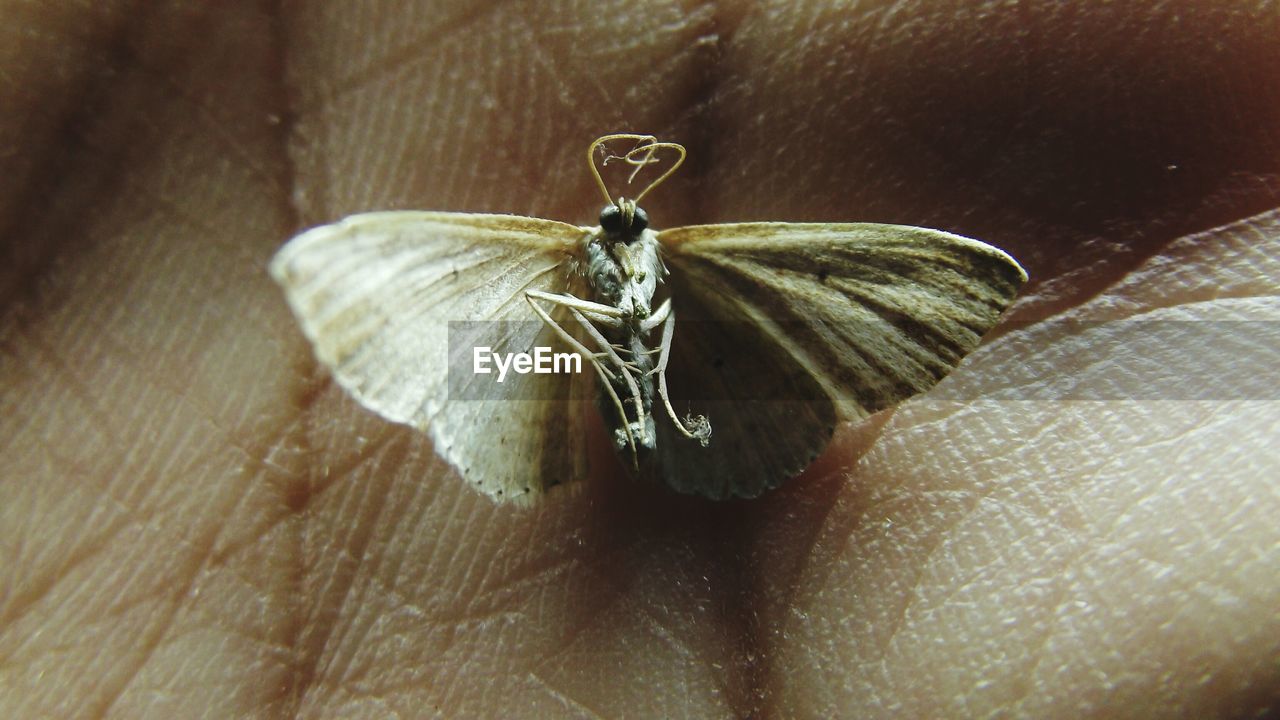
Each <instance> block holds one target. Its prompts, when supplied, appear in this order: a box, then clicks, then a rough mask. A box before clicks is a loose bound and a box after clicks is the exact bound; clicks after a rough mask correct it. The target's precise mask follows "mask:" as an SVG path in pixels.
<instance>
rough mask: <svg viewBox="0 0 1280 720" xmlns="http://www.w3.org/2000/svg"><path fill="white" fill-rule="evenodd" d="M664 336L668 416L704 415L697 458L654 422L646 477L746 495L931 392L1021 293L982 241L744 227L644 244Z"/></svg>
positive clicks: (886, 228)
mask: <svg viewBox="0 0 1280 720" xmlns="http://www.w3.org/2000/svg"><path fill="white" fill-rule="evenodd" d="M658 237H659V241H660V242H661V243H662V247H663V252H664V259H665V261H666V263H667V265H668V267H669V268H670V271H671V276H670V278H669V279H668V283H669V284H670V286H671V296H672V305H673V308H674V309H675V311H676V316H677V320H676V331H675V336H674V338H673V342H672V348H671V363H670V366H669V370H668V378H669V382H670V388H671V397H672V400H673V403H674V405H675V407H676V410H677V412H680V413H681V414H683V413H685V412H692V413H701V414H705V415H706V416H707V417H708V418H709V419H710V421H711V427H712V435H711V442H710V445H709V446H708V447H705V448H703V447H700V446H699V445H698V444H697V443H695V442H692V441H689V440H687V439H685V438H683V437H681V436H679V435H677V434H676V433H675V432H674V430H673V428H672V427H671V426H670V423H669V422H663V421H661V420H659V422H658V425H659V428H660V431H659V438H658V441H659V442H658V451H657V452H658V458H657V461H658V462H657V464H656V466H657V470H658V471H659V472H660V473H661V474H662V476H663V478H664V479H665V480H666V482H667V483H668V484H670V485H671V486H672V487H673V488H675V489H676V490H679V491H681V492H686V493H692V494H698V495H704V496H707V497H712V498H728V497H754V496H756V495H758V494H760V493H761V492H764V491H765V490H767V489H769V488H772V487H775V486H777V485H778V484H780V483H782V482H783V481H785V480H786V479H788V478H790V477H792V476H794V475H796V474H798V473H799V472H800V471H801V470H803V469H804V468H805V467H806V466H807V465H808V464H809V463H810V462H811V461H812V460H813V459H814V458H815V457H816V456H817V455H818V454H819V453H820V452H821V451H822V449H823V448H824V447H825V446H826V444H827V441H828V440H829V438H830V436H831V433H832V431H833V429H834V427H835V425H836V423H837V422H840V421H842V420H855V419H860V418H864V417H866V416H868V415H870V414H872V413H874V412H877V411H879V410H882V409H884V408H887V407H891V406H893V405H895V404H897V403H899V402H901V401H903V400H905V399H907V398H909V397H911V396H913V395H916V394H917V393H921V392H924V391H926V390H928V389H929V388H931V387H933V386H934V385H935V384H937V382H938V381H939V380H941V379H942V378H943V377H945V376H946V375H947V374H948V373H949V372H951V370H952V369H954V368H955V367H956V365H957V364H958V363H959V362H960V360H961V359H962V358H963V357H964V356H965V355H966V354H967V353H968V352H969V351H971V350H972V349H973V348H974V347H976V346H977V344H978V342H979V341H980V340H981V339H982V336H983V335H984V334H985V333H986V332H987V331H988V330H989V329H990V328H991V327H992V326H993V325H995V323H996V321H997V320H998V318H999V317H1000V314H1001V313H1002V312H1003V311H1004V310H1005V308H1006V307H1008V306H1009V304H1010V303H1011V302H1012V301H1013V298H1014V296H1015V295H1016V294H1017V292H1018V289H1019V288H1020V287H1021V286H1022V284H1023V283H1024V282H1026V279H1027V276H1026V273H1025V272H1024V271H1023V269H1022V268H1021V267H1020V266H1019V265H1018V264H1017V262H1015V261H1014V260H1013V259H1012V258H1011V257H1009V256H1008V255H1006V254H1005V253H1004V252H1002V251H1000V250H998V249H996V248H994V247H992V246H990V245H987V244H985V243H981V242H978V241H976V240H971V239H968V238H964V237H960V236H958V235H952V234H950V233H944V232H941V231H937V230H929V229H926V228H918V227H908V226H900V225H879V224H792V223H744V224H736V225H704V226H692V227H683V228H674V229H671V230H667V231H664V232H661V233H659V236H658Z"/></svg>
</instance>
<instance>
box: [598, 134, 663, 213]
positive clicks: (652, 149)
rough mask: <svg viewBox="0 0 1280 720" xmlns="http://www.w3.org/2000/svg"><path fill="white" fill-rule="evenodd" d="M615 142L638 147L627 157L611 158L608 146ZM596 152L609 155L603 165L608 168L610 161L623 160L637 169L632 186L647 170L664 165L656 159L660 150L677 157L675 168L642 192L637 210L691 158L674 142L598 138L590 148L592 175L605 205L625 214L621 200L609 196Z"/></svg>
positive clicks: (649, 138) (641, 137)
mask: <svg viewBox="0 0 1280 720" xmlns="http://www.w3.org/2000/svg"><path fill="white" fill-rule="evenodd" d="M615 140H631V141H633V142H634V143H635V146H634V147H632V148H631V149H630V150H628V151H627V153H626V154H625V155H612V154H609V152H608V146H607V144H608V143H610V142H613V141H615ZM596 148H603V149H604V150H605V155H604V158H603V159H602V160H601V161H600V163H599V164H600V165H606V164H608V162H609V161H610V160H613V159H619V160H622V161H623V162H626V163H628V164H630V165H633V166H634V167H635V169H634V170H632V171H631V175H630V176H629V177H628V178H627V183H628V184H630V183H631V182H632V181H633V180H635V178H636V175H638V174H639V173H640V171H641V170H642V169H643V168H644V167H646V166H648V165H653V164H655V163H658V162H661V160H660V159H659V158H658V157H656V154H657V152H658V151H659V150H664V149H666V150H672V151H674V152H675V153H676V159H675V162H673V163H672V164H671V167H669V168H667V171H666V172H664V173H662V174H661V175H659V176H658V178H657V179H655V180H654V181H653V182H651V183H649V185H648V187H646V188H645V189H644V190H643V191H641V192H640V194H639V195H636V197H635V199H634V200H632V201H631V203H632V207H634V205H635V203H638V202H640V200H641V199H642V198H643V197H644V196H645V195H648V194H649V191H650V190H653V189H654V188H656V187H658V186H659V185H661V184H662V183H663V181H665V180H666V179H667V178H669V177H671V174H672V173H674V172H675V171H676V170H678V169H679V168H680V166H681V165H683V164H684V159H685V156H686V155H687V151H686V150H685V148H684V146H683V145H681V144H679V143H673V142H660V141H659V140H658V139H657V138H656V137H654V136H652V135H636V134H634V133H615V134H613V135H605V136H604V137H599V138H596V139H595V141H594V142H592V143H591V144H590V145H589V146H587V167H589V168H591V175H592V176H593V177H594V178H595V179H596V186H597V187H599V188H600V194H601V195H603V196H604V201H605V202H606V203H609V204H611V205H616V206H617V207H618V209H620V210H624V211H625V208H624V207H623V202H624V201H623V199H622V198H621V197H620V198H618V199H617V200H614V199H613V198H612V197H611V196H610V195H609V188H608V186H606V185H605V182H604V177H603V176H602V175H601V174H600V168H599V167H598V166H597V164H596ZM633 212H634V211H633Z"/></svg>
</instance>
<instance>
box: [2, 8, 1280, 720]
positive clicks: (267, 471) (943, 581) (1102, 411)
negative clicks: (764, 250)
mask: <svg viewBox="0 0 1280 720" xmlns="http://www.w3.org/2000/svg"><path fill="white" fill-rule="evenodd" d="M451 4H452V5H456V6H458V7H459V8H463V9H461V10H458V9H453V8H451V7H448V6H449V5H451ZM357 5H358V4H355V3H352V4H346V3H325V4H323V5H322V4H320V3H286V4H285V6H284V7H283V8H282V9H281V8H278V7H277V6H275V5H273V4H271V3H258V4H254V3H248V2H219V3H207V4H196V3H140V4H129V3H120V2H105V3H95V4H93V9H92V10H85V9H83V8H84V6H83V4H79V3H76V4H72V3H25V4H24V3H7V4H3V5H0V36H2V37H3V40H2V41H0V107H3V108H4V111H3V113H0V243H2V251H3V253H4V255H3V260H0V292H2V293H3V304H2V305H0V309H2V315H0V338H2V340H3V346H2V350H3V354H2V355H0V383H3V390H2V391H0V392H2V394H0V438H3V440H2V441H0V448H2V450H0V453H2V456H0V457H2V463H3V464H2V465H0V467H3V475H2V476H0V547H2V548H3V558H4V560H3V562H0V715H3V716H5V717H37V716H51V717H97V716H101V715H107V716H116V717H148V716H154V717H175V716H180V717H189V716H197V715H202V714H205V713H207V714H208V715H210V716H214V717H233V716H234V717H281V716H291V715H300V716H306V717H335V716H342V717H385V716H387V715H388V714H390V713H393V712H395V713H400V714H401V715H402V716H419V715H432V714H440V715H444V716H467V717H479V716H488V717H497V716H504V715H507V716H510V715H515V716H535V715H541V716H563V717H579V716H602V717H622V716H627V717H673V716H676V717H699V718H712V717H744V716H756V717H825V716H831V715H842V716H845V717H965V716H974V717H981V716H987V715H990V714H993V713H995V714H999V713H1006V714H1008V715H1012V716H1018V715H1021V716H1028V717H1039V718H1055V717H1062V718H1074V717H1088V716H1096V717H1125V716H1132V717H1161V718H1163V717H1246V716H1252V715H1253V714H1255V713H1262V712H1265V711H1266V710H1267V709H1268V708H1270V710H1271V712H1275V711H1276V708H1277V707H1278V704H1280V700H1278V696H1280V690H1278V688H1280V663H1278V662H1277V660H1278V658H1280V619H1277V615H1276V613H1275V608H1276V607H1280V559H1278V558H1277V555H1278V553H1276V551H1275V547H1276V543H1277V541H1278V540H1280V525H1278V524H1276V523H1275V522H1274V519H1275V517H1280V492H1278V491H1277V481H1276V478H1277V477H1280V450H1277V447H1276V443H1275V442H1274V435H1275V429H1276V427H1277V426H1278V423H1280V409H1277V404H1276V403H1274V402H1271V403H1266V402H1251V401H1248V400H1246V398H1249V397H1254V396H1255V395H1253V394H1251V393H1254V392H1255V391H1256V389H1257V388H1262V390H1261V392H1263V393H1266V392H1270V393H1272V394H1271V396H1270V397H1271V398H1274V397H1275V395H1274V393H1275V392H1276V391H1275V388H1276V387H1280V382H1277V380H1280V378H1277V370H1276V363H1275V362H1274V355H1273V354H1271V352H1270V351H1267V350H1266V349H1265V347H1259V342H1260V341H1262V340H1266V339H1267V337H1268V333H1270V332H1272V331H1271V330H1269V327H1270V326H1269V325H1268V324H1266V323H1259V324H1256V327H1254V326H1251V329H1250V330H1249V332H1248V333H1247V338H1245V340H1247V341H1246V342H1242V343H1240V347H1233V348H1232V349H1231V350H1230V353H1229V354H1228V355H1227V356H1226V359H1225V361H1226V362H1227V365H1228V368H1227V369H1228V370H1230V371H1229V372H1226V373H1225V374H1220V375H1219V376H1218V378H1217V381H1218V382H1219V385H1217V386H1215V388H1214V389H1213V390H1212V391H1211V392H1210V393H1209V396H1208V397H1207V398H1205V399H1203V400H1202V401H1197V402H1187V401H1183V400H1179V399H1178V398H1179V397H1182V396H1181V395H1179V392H1180V391H1181V390H1184V389H1186V385H1187V383H1186V382H1183V381H1182V380H1181V379H1180V377H1179V376H1176V375H1175V376H1174V377H1172V378H1166V379H1164V380H1163V381H1162V382H1160V383H1155V384H1154V385H1153V384H1152V383H1150V382H1148V381H1146V380H1143V379H1142V378H1141V377H1139V376H1137V375H1136V373H1139V372H1140V371H1144V370H1150V369H1151V368H1150V367H1148V366H1146V365H1144V364H1143V363H1142V357H1143V354H1144V353H1145V352H1147V351H1148V350H1150V349H1151V348H1149V347H1142V346H1140V347H1137V348H1132V347H1131V348H1124V347H1116V348H1114V349H1112V350H1106V349H1105V348H1104V350H1100V351H1099V352H1098V354H1097V355H1096V356H1094V357H1090V358H1089V360H1088V362H1085V361H1083V360H1082V359H1080V357H1079V355H1078V353H1077V354H1073V352H1071V351H1068V350H1067V349H1064V348H1066V347H1067V346H1069V345H1070V342H1069V341H1070V340H1071V337H1072V335H1071V333H1073V332H1077V331H1078V332H1085V331H1086V330H1085V329H1080V328H1076V329H1072V328H1067V330H1065V331H1064V332H1065V333H1066V337H1065V338H1064V337H1063V336H1062V335H1057V336H1054V335H1052V334H1044V333H1041V334H1037V332H1036V331H1037V328H1043V327H1045V325H1046V322H1050V321H1052V320H1053V319H1054V318H1057V317H1062V316H1066V317H1072V318H1082V319H1116V318H1123V317H1129V316H1139V315H1143V316H1145V314H1150V313H1154V315H1153V316H1154V317H1173V318H1187V317H1209V316H1214V314H1215V313H1227V314H1228V315H1230V316H1231V317H1241V316H1242V315H1240V313H1243V317H1247V318H1250V319H1256V318H1258V317H1266V316H1267V313H1268V312H1270V313H1271V314H1274V309H1275V296H1276V294H1277V289H1278V288H1280V280H1277V278H1280V262H1278V261H1277V259H1276V258H1277V256H1280V253H1278V252H1277V248H1278V247H1280V232H1278V231H1277V229H1276V228H1277V223H1276V220H1275V218H1274V216H1269V215H1266V213H1268V212H1269V211H1271V212H1273V208H1275V206H1276V205H1277V204H1278V203H1277V200H1276V198H1277V195H1278V194H1280V193H1278V192H1277V191H1278V190H1280V182H1278V181H1277V173H1278V171H1280V157H1278V154H1280V149H1278V147H1280V146H1277V140H1276V138H1277V135H1276V128H1278V127H1280V100H1277V95H1276V92H1275V85H1274V79H1275V78H1276V77H1277V76H1278V74H1280V45H1277V44H1276V43H1275V42H1274V38H1275V37H1280V19H1278V17H1277V10H1276V8H1275V7H1274V6H1270V7H1269V8H1268V9H1265V10H1255V9H1253V8H1252V7H1251V6H1248V5H1247V4H1236V5H1235V8H1236V9H1224V8H1223V7H1222V6H1230V5H1231V4H1228V3H1211V2H1208V0H1203V1H1197V2H1191V1H1190V0H1184V1H1183V2H1174V3H1166V4H1163V5H1160V6H1159V9H1158V10H1153V9H1151V8H1150V7H1147V4H1142V3H1119V4H1112V5H1110V6H1105V7H1104V6H1101V5H1097V6H1096V7H1095V6H1090V5H1081V6H1080V7H1081V8H1084V7H1092V8H1093V9H1091V10H1087V11H1086V10H1083V9H1082V10H1078V11H1076V10H1053V9H1051V7H1059V6H1058V5H1057V4H1050V3H1044V4H1040V5H1041V6H1038V7H1028V6H1025V5H1019V6H1016V7H1015V6H1003V5H1002V6H998V7H997V6H995V5H991V6H986V5H983V4H981V3H976V2H972V1H970V0H959V1H958V2H955V3H948V4H940V3H931V2H916V3H905V4H899V5H895V6H892V8H891V9H890V8H888V7H882V6H880V5H878V4H876V3H870V4H861V5H859V6H858V7H857V9H855V10H850V9H844V10H835V9H821V8H819V9H815V8H814V7H812V6H813V5H816V4H813V3H810V4H804V3H790V2H777V3H774V6H775V7H773V8H772V9H763V8H749V7H747V6H746V4H741V6H739V4H734V3H726V4H723V5H706V6H704V5H696V4H693V3H689V4H686V5H684V6H671V5H662V4H658V3H629V4H627V3H616V4H610V5H608V6H607V7H605V6H601V5H600V4H598V3H597V4H591V3H580V4H576V5H572V6H566V7H564V8H559V9H558V10H557V11H554V12H553V11H550V10H546V9H543V8H542V7H541V6H540V7H539V8H537V9H535V7H534V4H533V3H530V2H519V1H517V2H509V3H501V4H495V5H487V4H483V5H477V4H473V3H462V2H458V3H439V4H438V5H437V6H433V7H426V5H427V3H423V5H424V7H420V8H416V9H412V8H407V7H403V5H405V3H401V2H397V1H396V0H391V1H389V2H386V3H382V4H380V5H378V9H376V10H372V9H365V10H362V11H357V10H356V9H355V8H356V7H357ZM175 6H176V7H175ZM360 7H365V8H368V7H370V6H368V5H360ZM1063 7H1066V5H1065V4H1064V5H1063ZM348 8H350V9H348ZM326 13H327V14H326ZM574 13H581V17H575V15H574ZM623 130H630V131H641V132H653V133H655V134H657V135H659V136H661V137H663V138H666V139H672V140H678V141H681V142H683V143H685V144H686V145H687V146H688V147H689V150H690V162H689V164H688V165H687V167H686V169H684V170H682V171H681V173H680V174H679V175H678V176H677V177H676V178H673V179H672V180H671V181H670V183H669V184H668V185H667V186H665V187H664V188H662V189H660V190H659V191H658V192H656V193H655V194H654V195H653V196H652V197H651V198H650V199H649V200H647V202H646V208H647V209H648V210H649V212H650V215H651V217H652V218H653V221H654V225H655V226H656V227H670V226H674V225H681V224H688V223H693V222H721V221H733V220H850V221H852V220H872V221H883V222H900V223H911V224H919V225H927V226H934V227H941V228H944V229H948V230H954V231H957V232H961V233H964V234H968V235H972V236H975V237H979V238H982V239H985V240H987V241H989V242H992V243H994V244H996V245H999V246H1001V247H1003V248H1004V249H1006V250H1008V251H1009V252H1010V253H1012V254H1013V255H1014V256H1016V257H1018V258H1019V259H1020V260H1021V261H1022V262H1023V264H1024V265H1025V266H1026V267H1027V268H1028V270H1029V271H1030V273H1031V276H1032V278H1033V281H1032V284H1031V285H1029V286H1028V288H1027V290H1026V291H1025V293H1024V296H1023V298H1022V300H1021V301H1020V303H1019V305H1018V306H1017V307H1016V308H1015V310H1014V312H1013V313H1012V315H1011V316H1010V318H1009V319H1008V321H1007V322H1006V324H1005V325H1004V326H1003V327H1002V328H1001V329H1000V330H997V331H996V333H995V334H993V336H992V337H991V338H989V340H988V344H987V345H986V346H985V347H984V348H982V349H980V350H979V352H978V353H977V354H976V355H975V356H974V357H973V358H971V359H970V361H969V362H967V363H966V364H965V366H964V367H962V368H961V369H960V371H959V372H958V373H957V374H956V375H954V376H953V377H952V378H951V380H949V381H948V383H949V387H951V388H953V390H952V391H951V392H952V394H951V395H948V393H947V391H946V387H948V386H944V387H943V388H939V392H938V393H937V394H936V395H933V394H931V395H930V396H926V397H924V398H920V399H917V400H916V401H914V402H912V403H909V404H907V405H906V406H904V407H902V408H900V409H898V410H897V411H894V412H890V413H883V414H881V415H879V416H877V417H875V418H873V419H872V420H870V421H868V422H866V423H863V424H860V425H858V426H854V427H845V428H842V429H841V430H840V431H839V432H838V433H837V437H836V440H835V441H834V443H833V445H832V447H831V448H830V450H829V451H828V453H827V454H826V455H825V456H824V457H823V458H821V459H820V460H819V462H818V463H817V464H816V465H815V466H814V467H813V468H811V469H810V471H809V472H807V473H806V474H805V475H803V476H801V477H800V478H798V479H796V480H794V481H792V482H791V483H789V484H788V485H786V486H785V487H783V488H782V489H781V490H779V491H777V492H774V493H772V494H770V495H768V496H766V497H765V498H763V499H760V500H756V501H752V502H738V503H725V504H709V503H706V502H701V501H697V500H694V499H688V498H680V497H673V496H672V495H670V494H669V493H667V492H666V491H664V490H662V489H661V488H655V487H648V486H641V485H637V484H635V483H634V482H628V481H626V480H625V479H623V476H622V473H621V471H620V470H619V468H618V466H617V464H616V461H615V460H614V459H612V457H611V455H610V453H609V450H608V448H607V445H608V443H607V441H605V438H604V437H603V434H602V433H599V432H598V434H599V435H600V437H598V438H597V440H599V441H600V442H597V443H596V446H597V447H599V448H600V451H599V452H598V453H597V455H596V456H594V457H593V458H592V460H593V463H594V464H595V466H596V467H597V470H596V472H595V473H594V474H593V477H591V478H588V479H586V480H584V481H583V482H580V483H578V484H577V487H576V488H559V489H557V492H555V493H553V494H552V495H551V496H550V497H549V498H548V499H547V500H546V501H545V502H544V503H542V504H541V505H539V506H538V507H536V508H533V509H520V508H515V507H505V506H504V507H497V506H494V505H492V504H491V503H490V502H489V501H488V500H486V499H484V498H483V497H480V496H479V495H476V494H474V493H472V492H471V491H469V490H468V489H467V488H466V487H464V485H463V484H462V483H460V482H458V481H457V480H456V479H455V478H453V477H451V476H450V471H449V470H448V468H447V467H445V466H444V465H443V464H442V463H441V462H440V461H439V460H437V459H436V458H435V456H434V454H433V451H432V449H431V446H430V443H429V441H428V440H427V439H426V438H425V437H424V436H423V435H422V434H420V433H416V432H413V431H411V430H409V429H406V428H403V427H398V426H393V425H389V424H386V423H384V422H381V421H379V420H378V419H376V418H375V417H373V416H371V415H370V414H368V413H366V412H364V411H362V410H361V408H360V407H359V406H357V405H356V404H355V403H354V402H352V401H351V400H350V399H348V398H347V397H345V396H344V395H343V394H342V392H341V391H340V390H338V389H337V388H336V387H335V385H334V384H333V383H332V382H330V381H329V380H328V379H327V378H326V376H325V374H324V372H323V371H322V370H320V369H319V368H317V366H316V365H315V363H314V361H313V360H312V358H311V356H310V353H309V349H308V347H307V346H306V344H305V342H304V340H303V338H302V337H301V334H300V333H299V332H298V330H297V328H296V326H295V324H294V322H293V320H292V318H291V317H290V315H289V313H288V310H287V309H286V307H285V304H284V301H283V299H282V297H281V294H280V292H279V291H278V289H277V288H276V287H275V286H273V284H272V283H271V282H270V280H269V279H268V278H267V275H266V272H265V269H264V268H265V265H266V262H267V260H268V258H269V257H270V256H271V253H272V252H273V251H274V250H275V249H276V248H277V247H278V246H279V245H280V244H281V243H282V242H283V241H284V240H285V239H286V238H288V237H289V236H291V235H292V234H293V233H295V232H297V231H298V230H300V229H302V228H304V227H307V226H310V225H313V224H317V223H320V222H327V221H330V220H333V219H336V218H338V217H340V216H342V215H345V214H348V213H352V212H357V211H363V210H371V209H377V208H384V209H385V208H424V209H447V210H472V211H502V212H514V213H520V214H529V215H536V216H541V217H550V218H556V219H562V220H568V221H572V222H579V223H589V222H591V221H592V219H593V218H594V216H595V213H596V212H597V211H598V209H599V205H600V204H601V200H600V198H599V197H598V194H597V193H596V191H595V190H594V189H593V187H592V185H591V184H590V180H589V177H588V175H587V173H586V171H585V167H584V166H583V162H582V158H581V157H580V156H581V153H582V150H583V148H584V147H585V145H586V143H587V142H589V141H590V140H591V139H592V138H594V137H596V136H598V135H600V134H603V133H605V132H609V131H623ZM1260 215H1261V216H1262V217H1258V216H1260ZM1245 218H1253V219H1252V220H1250V221H1247V222H1246V223H1245V224H1242V225H1237V226H1236V227H1235V229H1234V230H1230V231H1228V230H1219V231H1214V232H1209V233H1207V234H1204V235H1198V236H1195V237H1191V238H1184V239H1183V240H1181V241H1178V238H1183V237H1184V236H1187V235H1188V234H1191V233H1195V232H1199V231H1204V230H1210V229H1212V228H1216V227H1219V226H1221V225H1224V224H1227V223H1232V222H1235V221H1239V220H1241V219H1245ZM1161 313H1164V315H1161ZM1232 313H1235V314H1232ZM1272 324H1274V323H1272ZM1081 327H1083V326H1081ZM1086 346H1087V347H1095V346H1090V345H1088V343H1086ZM1107 347H1111V346H1107ZM1274 347H1275V344H1274V342H1272V344H1271V348H1273V349H1274ZM1198 353H1203V355H1199V354H1198ZM1184 355H1185V356H1186V357H1187V358H1189V360H1188V361H1189V362H1190V363H1191V365H1192V369H1193V370H1194V369H1195V367H1197V363H1199V362H1200V361H1201V359H1205V361H1207V359H1208V358H1209V357H1210V356H1215V357H1216V358H1217V359H1218V360H1222V359H1223V353H1222V352H1220V348H1218V347H1214V346H1208V347H1196V348H1194V349H1191V350H1188V352H1187V353H1185V354H1184ZM1157 369H1158V368H1157ZM1055 378H1071V379H1072V381H1073V382H1077V381H1078V382H1079V383H1080V384H1085V385H1087V384H1090V383H1092V384H1095V385H1101V386H1105V387H1108V388H1109V391H1108V392H1110V393H1111V395H1110V396H1109V398H1108V399H1105V400H1102V401H1090V402H1067V401H1064V400H1062V399H1060V398H1054V397H1047V398H1046V397H1039V396H1037V397H1034V398H1032V397H1030V395H1029V393H1028V390H1027V389H1028V388H1034V387H1040V385H1037V383H1041V384H1043V383H1045V382H1052V381H1053V380H1054V379H1055ZM1135 378H1137V379H1135ZM1187 382H1190V381H1187ZM1246 383H1247V384H1246ZM1153 388H1154V389H1153ZM956 389H959V390H956ZM1140 390H1141V391H1145V394H1143V393H1141V392H1139V391H1140ZM956 392H959V394H960V395H961V396H962V400H963V402H952V401H951V400H949V399H948V398H949V397H954V396H955V393H956ZM1134 393H1136V394H1139V395H1142V396H1141V397H1138V398H1137V399H1126V398H1129V397H1130V394H1134ZM1162 393H1168V395H1162ZM1260 397H1267V396H1266V395H1265V394H1264V395H1262V396H1260Z"/></svg>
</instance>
